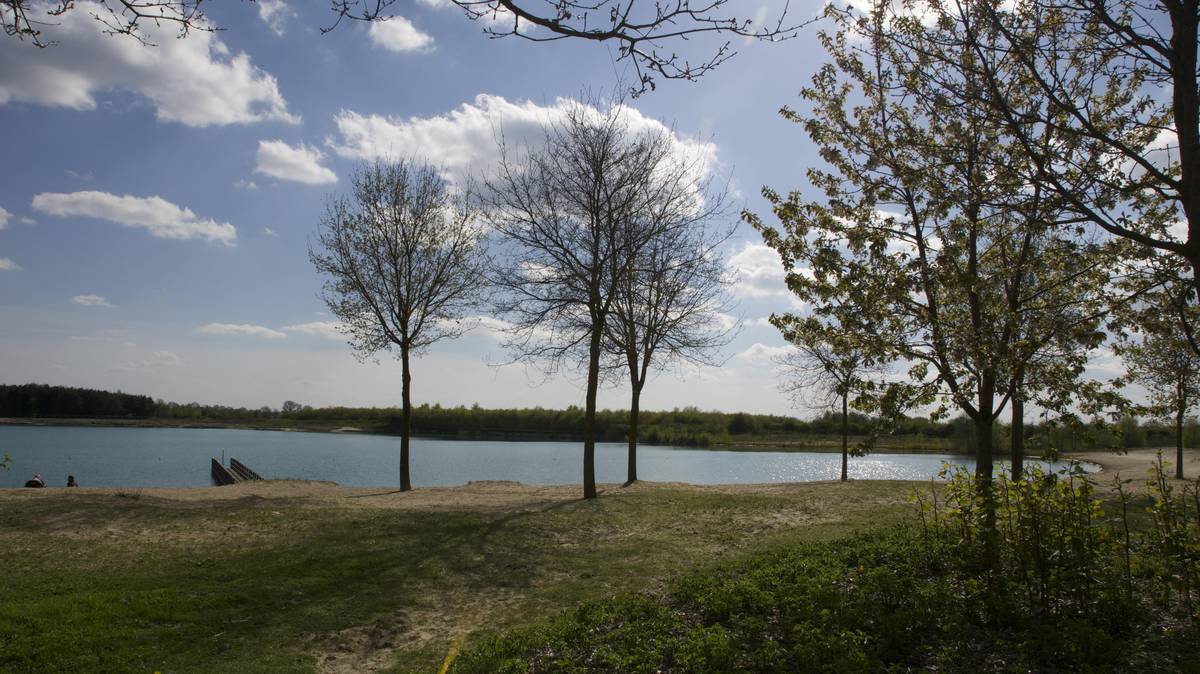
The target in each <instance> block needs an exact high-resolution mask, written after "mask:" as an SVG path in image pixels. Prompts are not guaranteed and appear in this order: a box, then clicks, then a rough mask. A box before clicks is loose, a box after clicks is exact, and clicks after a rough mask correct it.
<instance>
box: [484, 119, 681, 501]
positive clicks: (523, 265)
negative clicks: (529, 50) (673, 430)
mask: <svg viewBox="0 0 1200 674" xmlns="http://www.w3.org/2000/svg"><path fill="white" fill-rule="evenodd" d="M623 110H624V108H622V107H621V106H617V105H614V106H611V107H609V108H608V110H607V111H604V112H602V111H598V110H596V109H595V108H593V107H591V106H588V105H584V104H582V103H580V104H576V105H574V106H571V107H569V108H568V109H567V112H566V114H565V117H564V118H563V120H562V121H560V122H556V123H553V124H551V125H549V126H547V127H546V131H545V136H544V139H543V145H542V146H541V147H540V148H537V149H531V148H525V149H524V151H523V152H522V153H521V157H520V158H517V157H514V153H513V152H512V151H510V149H509V148H505V149H504V152H503V159H502V160H501V162H500V165H499V167H498V169H497V173H496V175H494V176H493V177H492V178H491V179H490V180H489V181H488V185H487V187H488V189H487V197H486V207H485V209H484V211H485V212H486V213H487V214H488V217H489V219H490V221H491V224H492V226H493V228H494V229H495V232H496V234H497V235H498V239H499V241H498V248H499V254H500V256H501V258H502V260H503V262H502V264H501V265H500V267H499V269H498V271H497V273H496V278H495V284H496V288H497V290H498V298H497V300H496V310H497V313H498V314H499V315H500V316H502V317H503V318H504V319H506V320H507V321H509V322H510V324H511V329H510V332H509V338H508V340H507V347H508V348H509V349H510V351H511V352H512V353H513V354H514V357H515V358H516V359H519V360H523V361H526V362H534V363H538V364H539V365H541V366H542V367H544V368H545V372H546V374H547V376H549V375H551V374H553V373H554V372H557V371H558V370H559V369H560V368H561V367H563V366H567V367H571V366H575V365H577V364H579V361H580V360H581V354H582V360H583V363H584V369H585V370H586V372H587V392H586V404H585V414H584V428H583V437H584V445H583V494H584V498H594V497H595V496H596V475H595V446H596V428H595V418H596V392H597V390H598V388H599V384H600V377H601V358H602V356H603V355H604V339H605V335H606V332H607V324H608V320H609V318H610V316H611V315H612V313H613V308H614V304H615V303H616V302H617V301H618V297H619V290H618V288H619V286H620V284H621V282H622V281H623V280H624V279H625V277H626V275H627V274H628V273H629V272H630V269H631V267H632V266H633V261H634V260H635V259H636V258H637V257H638V256H639V255H640V254H641V253H642V251H643V249H644V248H645V247H646V246H647V245H648V242H650V241H652V240H654V238H655V234H656V227H657V226H658V224H659V223H656V222H655V221H654V217H653V214H654V208H655V206H656V205H657V204H660V203H663V202H664V201H668V199H667V198H666V196H665V195H668V194H671V192H672V190H673V189H675V187H676V183H675V182H674V181H673V180H672V179H671V178H670V175H669V171H667V169H669V168H670V167H671V166H672V165H673V164H672V153H673V151H674V144H673V141H672V139H671V137H670V135H669V134H668V133H666V132H657V131H654V130H645V131H641V132H636V133H635V132H634V131H633V130H631V129H630V128H629V125H628V123H627V119H626V115H625V113H624V112H623ZM663 175H666V176H667V179H666V180H664V179H663V178H662V176H663Z"/></svg>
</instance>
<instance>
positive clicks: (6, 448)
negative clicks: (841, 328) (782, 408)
mask: <svg viewBox="0 0 1200 674" xmlns="http://www.w3.org/2000/svg"><path fill="white" fill-rule="evenodd" d="M582 447H583V446H582V444H581V443H578V442H491V441H483V440H434V439H427V438H414V439H413V441H412V459H411V460H412V478H413V483H414V484H415V485H416V486H440V485H460V484H465V483H467V482H470V481H472V480H514V481H517V482H523V483H525V484H574V483H579V482H581V481H582V470H583V469H582V463H583V448H582ZM222 451H223V452H224V453H225V456H226V457H229V456H234V457H236V458H237V459H239V460H240V461H242V462H243V463H245V464H246V465H248V466H250V467H251V468H253V469H254V470H255V471H257V472H258V473H259V474H261V475H262V476H263V477H266V478H295V479H302V480H329V481H332V482H337V483H338V484H342V485H347V486H357V487H385V486H394V485H396V484H398V483H399V464H400V459H399V455H400V440H399V438H396V437H388V436H379V435H358V434H331V433H292V432H284V431H246V430H223V429H192V428H92V427H70V426H0V454H4V453H7V454H8V455H10V456H11V457H12V464H11V470H9V471H8V472H0V487H19V486H21V485H22V484H24V483H25V480H27V479H29V478H30V477H31V476H32V475H33V474H34V473H41V474H42V476H43V477H44V478H45V479H46V483H47V486H51V487H61V486H65V485H66V482H67V475H68V474H73V475H75V477H76V479H77V480H78V481H79V484H80V486H83V487H199V486H206V485H210V484H212V483H211V480H210V477H209V459H210V458H212V457H217V458H218V459H219V458H220V457H221V453H222ZM625 452H626V447H625V445H623V444H620V443H600V444H598V445H597V446H596V479H597V481H599V482H623V481H624V479H625ZM943 463H951V464H956V465H961V466H965V467H968V468H970V467H973V465H974V463H973V461H972V460H971V459H970V458H968V457H962V456H951V455H945V454H875V455H872V456H867V457H862V458H854V457H851V459H850V465H849V472H850V477H851V478H852V479H860V480H864V479H865V480H884V479H886V480H924V479H928V478H930V477H934V476H936V475H937V473H938V471H939V470H941V468H942V464H943ZM838 467H839V456H838V455H837V454H834V453H825V452H731V451H720V450H703V449H684V448H676V447H658V446H654V447H652V446H642V447H639V448H638V477H640V478H641V479H643V480H653V481H661V482H688V483H692V484H736V483H760V482H808V481H814V480H832V479H836V478H837V476H838ZM1062 467H1064V466H1063V465H1062V464H1059V465H1056V466H1055V468H1062Z"/></svg>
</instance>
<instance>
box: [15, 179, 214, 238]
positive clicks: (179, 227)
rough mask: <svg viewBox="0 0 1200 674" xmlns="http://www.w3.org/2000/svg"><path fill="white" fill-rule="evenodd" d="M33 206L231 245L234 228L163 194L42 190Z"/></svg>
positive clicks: (154, 232) (50, 212) (167, 235)
mask: <svg viewBox="0 0 1200 674" xmlns="http://www.w3.org/2000/svg"><path fill="white" fill-rule="evenodd" d="M33 209H34V210H36V211H39V212H41V213H45V214H47V215H53V216H57V217H60V218H68V217H86V218H98V219H100V220H108V221H109V222H115V223H117V224H120V225H124V226H126V227H140V228H142V229H145V230H146V231H148V232H150V235H151V236H154V237H158V238H160V239H185V240H186V239H204V240H207V241H209V242H219V243H223V244H225V245H226V246H232V245H234V244H235V243H236V242H237V229H236V228H234V226H233V225H231V224H229V223H227V222H217V221H216V220H213V219H212V218H201V217H199V216H197V215H196V214H195V213H193V212H192V210H191V209H190V208H181V207H179V206H176V205H175V204H173V203H171V202H169V201H167V200H166V199H163V198H162V197H157V196H154V197H133V196H128V195H126V196H117V195H115V194H109V193H107V192H95V191H85V192H71V193H59V192H43V193H42V194H38V195H37V196H35V197H34V198H33Z"/></svg>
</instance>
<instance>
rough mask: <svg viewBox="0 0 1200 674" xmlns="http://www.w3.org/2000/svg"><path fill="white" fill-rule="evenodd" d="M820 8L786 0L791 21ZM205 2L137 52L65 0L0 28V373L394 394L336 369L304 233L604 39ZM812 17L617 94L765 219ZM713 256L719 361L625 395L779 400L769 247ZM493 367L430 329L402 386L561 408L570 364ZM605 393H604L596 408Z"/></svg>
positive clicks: (746, 403)
mask: <svg viewBox="0 0 1200 674" xmlns="http://www.w3.org/2000/svg"><path fill="white" fill-rule="evenodd" d="M733 6H734V8H735V11H737V12H740V13H742V14H744V15H754V14H755V13H757V12H760V11H763V10H764V9H765V10H766V11H767V12H768V13H769V12H770V11H771V10H772V8H773V6H774V5H772V4H770V3H769V4H766V5H762V4H755V3H752V2H734V3H733ZM819 9H820V6H819V3H817V2H811V1H810V2H808V3H807V4H805V3H793V6H792V12H793V13H794V15H795V16H797V17H807V16H811V15H815V14H816V13H817V12H818V11H819ZM208 11H209V12H210V13H209V17H210V20H211V21H212V22H213V23H214V24H215V25H218V26H220V27H222V28H223V29H225V30H223V31H221V32H219V33H193V34H192V35H190V36H189V37H188V38H187V39H185V40H176V39H175V38H174V37H173V34H172V33H171V32H169V31H168V32H164V33H160V34H155V33H153V32H152V33H151V37H152V38H153V39H154V40H155V41H156V42H157V43H158V46H156V47H144V46H141V45H138V44H137V43H136V42H134V41H132V40H130V39H128V38H120V37H108V36H103V35H100V34H99V30H100V27H99V25H98V24H97V23H96V22H95V21H93V20H91V19H90V17H89V16H88V6H87V4H86V3H83V2H81V3H78V7H77V9H76V10H75V11H73V12H71V13H69V14H68V15H66V16H64V17H63V18H62V20H61V25H59V26H57V27H52V28H49V29H47V31H46V34H47V35H48V36H49V37H50V39H57V40H58V44H57V45H54V46H51V47H48V48H46V49H37V48H36V47H33V46H31V45H30V44H28V43H21V42H19V41H17V40H15V39H13V38H2V39H0V129H3V131H0V138H2V139H3V147H4V155H5V157H6V160H5V161H4V167H3V169H2V170H3V180H0V209H2V210H0V382H3V383H24V382H29V381H36V382H47V383H54V384H67V385H77V386H88V387H96V388H106V389H122V390H126V391H131V392H139V393H147V394H149V395H152V396H155V397H161V398H165V399H169V400H176V401H180V402H187V401H193V400H194V401H200V402H205V403H222V404H231V405H246V406H260V405H271V406H274V407H277V406H279V404H280V403H282V402H283V401H284V400H286V399H293V400H297V401H301V402H303V403H307V404H312V405H334V404H346V405H377V406H388V405H395V404H398V402H399V369H398V366H397V365H396V364H395V362H394V361H393V360H391V359H390V358H389V357H388V356H387V355H386V354H383V355H381V356H380V360H379V362H378V363H374V362H367V363H359V362H357V361H356V360H355V359H354V358H353V357H352V356H351V354H350V352H349V350H348V349H347V347H346V346H345V344H344V343H343V342H341V341H340V339H338V337H337V335H336V333H333V332H332V331H331V330H330V329H329V327H330V326H329V323H330V321H331V320H332V319H331V317H330V316H328V315H327V314H325V313H324V311H323V309H324V307H323V304H322V303H321V301H320V300H319V299H318V297H317V293H318V291H319V289H320V279H319V278H318V277H317V275H316V274H315V272H314V271H313V270H312V268H311V267H310V265H309V262H308V259H307V254H306V251H307V239H308V237H310V236H311V235H312V234H313V232H314V231H315V229H316V226H317V223H318V220H319V218H320V216H321V212H322V208H323V203H324V200H325V199H326V197H327V196H328V195H330V194H333V193H337V192H339V191H342V190H344V189H346V186H347V182H348V179H349V177H350V174H351V172H352V171H353V168H354V166H355V164H356V162H358V161H360V160H362V159H364V158H369V157H371V156H373V155H372V153H374V154H376V155H377V154H391V155H414V156H418V157H423V158H425V159H427V160H429V161H431V162H433V163H435V164H438V165H439V166H441V167H442V168H443V169H444V170H445V171H446V172H447V173H448V174H456V172H457V173H464V172H466V171H468V170H470V169H486V165H487V162H488V160H489V158H491V157H494V156H495V153H496V150H495V147H494V143H492V142H489V136H490V135H491V134H490V130H491V129H493V128H503V129H504V130H505V132H506V134H509V133H512V134H517V135H519V134H520V133H529V132H530V129H532V128H534V127H533V125H532V122H531V121H530V120H533V119H536V118H538V117H539V116H541V117H545V116H547V115H551V114H553V111H554V110H555V109H556V108H557V106H559V105H561V99H564V98H570V97H577V96H580V95H581V94H586V93H592V94H598V95H606V94H610V93H611V92H612V91H614V88H615V87H618V86H619V85H618V75H619V74H621V73H622V72H626V70H627V68H628V66H627V65H626V64H624V63H620V62H614V61H613V56H614V54H615V47H610V46H607V45H603V44H597V43H582V42H577V41H571V40H564V41H558V42H552V43H532V42H529V41H525V40H518V39H513V38H506V39H499V40H497V39H489V38H488V37H487V36H485V35H484V34H483V33H482V31H481V26H480V25H479V24H478V23H476V22H471V21H469V20H467V19H466V18H464V17H463V16H462V14H461V12H459V11H457V10H455V9H454V8H452V7H446V6H442V5H440V4H439V3H438V0H414V1H413V2H412V3H411V4H405V3H399V4H397V5H396V12H397V14H399V15H401V16H400V18H398V19H395V20H393V21H390V22H387V23H386V24H374V25H373V27H369V26H367V25H362V24H344V25H342V26H341V27H339V28H338V29H337V30H335V31H333V32H332V33H329V34H326V35H321V34H320V32H319V28H320V27H321V26H324V25H327V24H328V23H329V21H330V18H331V16H330V15H329V13H328V9H327V6H323V3H303V4H302V3H298V2H292V3H287V2H284V1H283V0H275V1H273V2H261V1H260V3H258V5H252V4H245V3H226V4H221V5H217V6H214V7H212V8H211V9H210V10H208ZM815 35H816V29H815V28H813V27H810V28H808V29H806V30H805V31H804V32H803V33H802V34H801V36H800V37H799V38H798V39H795V40H791V41H788V42H784V43H778V44H765V43H744V44H743V43H738V44H737V48H738V49H739V51H740V53H739V55H738V56H736V57H735V58H734V59H732V60H731V61H729V62H728V63H726V64H724V65H723V66H721V68H720V69H718V70H717V71H715V72H713V73H711V74H709V75H708V76H706V77H705V78H704V79H702V80H701V81H700V82H698V83H695V84H693V83H687V82H670V81H659V83H658V85H659V86H658V89H657V91H654V92H651V93H649V94H647V95H645V96H643V97H641V98H639V99H637V100H635V101H633V102H632V103H631V104H632V106H633V107H635V108H636V109H637V111H638V112H639V114H640V115H642V116H644V117H645V118H647V119H654V120H660V121H661V122H664V123H666V124H668V125H670V126H673V127H674V129H675V132H676V134H677V135H678V137H679V138H680V140H681V142H691V143H711V144H712V145H713V146H714V149H715V156H716V164H715V165H714V169H715V171H716V173H717V174H718V175H721V176H728V177H729V178H730V179H731V181H732V182H731V185H732V187H733V189H734V193H735V195H736V196H737V197H738V204H737V205H739V206H741V205H745V206H746V207H748V208H750V209H753V210H757V211H760V212H765V211H766V210H767V209H766V205H765V201H764V200H763V199H761V197H759V196H758V191H759V189H760V187H761V186H762V185H764V184H765V185H771V186H773V187H776V188H778V189H780V190H790V189H796V188H804V187H805V182H806V181H805V178H804V171H805V169H806V168H807V167H808V166H809V165H810V164H812V163H813V162H815V161H817V159H816V156H815V152H814V151H813V149H812V146H811V145H810V144H809V143H808V142H807V139H806V138H805V135H804V133H803V130H802V129H801V128H800V127H799V126H797V125H795V124H792V123H789V122H786V121H784V120H783V119H782V118H780V117H779V115H778V114H777V111H778V109H779V108H780V106H782V105H785V104H787V105H793V106H794V105H796V104H797V103H798V100H797V95H796V94H797V92H798V91H799V89H800V87H801V86H802V85H803V83H804V82H805V81H807V79H808V78H809V76H810V75H811V74H812V73H813V71H814V70H815V69H816V68H817V67H818V66H819V65H820V63H822V61H823V59H824V57H823V53H822V51H821V50H820V47H819V45H818V43H817V42H816V39H815ZM719 43H720V40H715V39H714V40H705V39H699V40H694V41H692V42H691V43H689V44H687V45H684V46H683V48H684V49H690V50H693V51H692V53H696V54H703V53H706V51H707V50H709V49H713V48H715V47H716V46H717V45H719ZM726 253H727V255H728V256H729V258H730V265H731V267H732V268H735V269H737V270H738V271H739V272H740V277H739V278H740V280H739V283H738V285H737V287H736V288H735V296H736V297H737V299H738V300H739V301H740V305H739V310H738V311H739V313H740V314H741V315H742V317H744V319H745V325H744V329H743V330H742V332H741V333H740V335H739V337H738V338H737V340H736V341H735V342H734V343H732V344H731V345H730V346H729V347H728V348H727V349H726V351H725V356H726V357H727V358H728V360H727V362H726V364H725V365H724V366H723V367H721V368H719V369H707V370H703V371H696V370H694V369H693V370H679V369H674V370H671V371H669V372H666V373H664V374H662V375H660V376H659V377H658V378H656V379H654V380H653V381H652V382H651V383H650V384H649V385H648V386H647V389H646V391H645V394H644V398H643V403H642V406H643V408H644V409H647V408H648V409H658V408H671V407H682V406H685V405H696V406H699V407H701V408H705V409H722V410H730V411H732V410H745V411H755V412H772V413H790V412H793V410H792V409H791V405H790V403H789V401H788V400H787V399H786V398H785V397H784V396H783V395H782V394H780V393H779V392H778V390H777V387H776V374H775V372H774V369H775V368H774V366H773V363H772V356H773V355H775V354H777V353H779V351H780V350H781V349H782V348H783V341H782V340H781V339H780V338H779V336H778V334H777V333H776V331H775V330H774V329H773V328H771V327H770V326H769V325H766V324H765V320H764V319H765V317H766V316H768V315H769V314H770V313H771V312H772V311H786V310H788V309H790V308H792V302H791V300H790V298H789V296H788V294H787V293H786V291H785V290H784V289H783V286H782V270H781V269H780V268H779V265H778V259H777V258H776V257H774V253H773V252H771V251H770V250H769V249H766V248H765V247H764V246H762V244H761V241H760V240H759V239H758V237H757V235H756V234H755V233H754V232H753V231H752V230H750V229H749V228H748V227H746V226H745V225H740V228H739V230H738V233H737V235H736V236H735V237H734V240H732V241H731V242H730V244H729V246H728V247H727V250H726ZM504 361H505V354H504V352H503V351H502V350H501V349H500V346H499V343H498V341H497V339H496V338H495V335H494V334H492V333H490V332H489V331H488V330H486V329H484V328H482V327H481V328H480V329H477V330H475V331H474V332H472V333H470V334H468V335H467V336H465V337H464V338H462V339H460V340H458V341H455V342H443V343H440V344H438V345H436V346H434V347H433V349H431V350H430V352H429V353H427V354H426V355H425V356H423V357H422V358H421V359H420V360H419V361H418V362H417V363H416V364H415V365H414V398H415V401H416V402H418V403H420V402H430V403H440V404H443V405H454V404H467V405H469V404H472V403H476V402H478V403H479V404H481V405H484V406H486V407H497V406H532V405H542V406H547V407H562V406H566V405H568V404H580V403H581V402H582V398H583V395H582V388H581V382H580V380H579V378H578V377H571V376H566V375H564V376H558V377H556V378H554V379H552V380H549V381H544V379H543V377H541V376H540V374H538V373H537V372H536V371H527V370H526V369H525V368H523V367H522V366H505V367H497V366H496V365H495V363H500V362H504ZM625 397H626V392H625V391H624V390H622V389H620V388H615V389H610V390H607V391H605V392H604V393H603V394H602V400H601V403H602V404H603V405H605V406H610V407H620V406H624V404H625ZM802 413H804V414H807V413H808V412H807V411H802Z"/></svg>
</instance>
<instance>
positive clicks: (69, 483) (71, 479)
mask: <svg viewBox="0 0 1200 674" xmlns="http://www.w3.org/2000/svg"><path fill="white" fill-rule="evenodd" d="M67 486H68V487H78V486H79V483H78V482H76V481H75V476H74V475H68V476H67Z"/></svg>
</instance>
